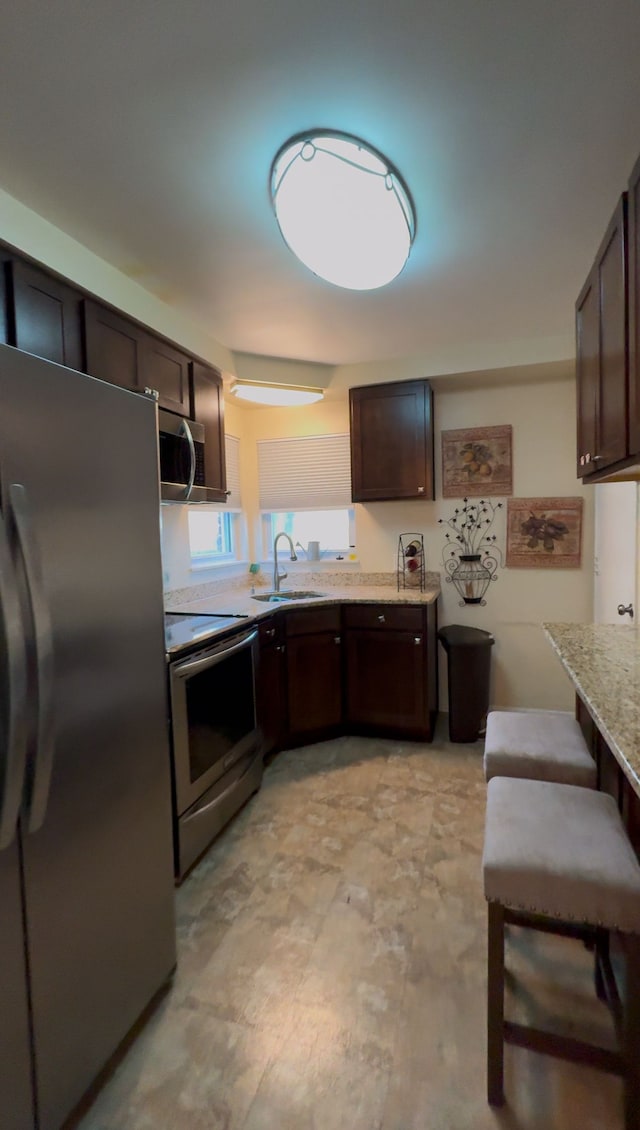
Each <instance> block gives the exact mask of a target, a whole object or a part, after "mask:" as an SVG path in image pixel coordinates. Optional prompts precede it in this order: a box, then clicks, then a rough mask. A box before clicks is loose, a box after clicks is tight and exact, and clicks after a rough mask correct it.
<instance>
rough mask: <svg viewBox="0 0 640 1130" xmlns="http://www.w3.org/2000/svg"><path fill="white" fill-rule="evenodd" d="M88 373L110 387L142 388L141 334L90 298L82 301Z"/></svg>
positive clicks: (140, 331) (120, 317)
mask: <svg viewBox="0 0 640 1130" xmlns="http://www.w3.org/2000/svg"><path fill="white" fill-rule="evenodd" d="M84 333H85V348H86V355H87V372H88V373H90V374H91V376H92V377H100V379H101V380H103V381H108V382H109V384H112V385H121V386H122V387H123V388H144V382H143V381H142V380H141V365H142V356H141V354H142V338H143V331H142V330H141V329H140V327H139V326H137V325H136V324H135V323H134V322H130V321H129V319H128V318H123V317H122V315H121V314H116V313H115V312H114V311H113V310H108V309H107V308H106V306H101V305H100V304H99V303H98V302H92V301H90V299H85V301H84Z"/></svg>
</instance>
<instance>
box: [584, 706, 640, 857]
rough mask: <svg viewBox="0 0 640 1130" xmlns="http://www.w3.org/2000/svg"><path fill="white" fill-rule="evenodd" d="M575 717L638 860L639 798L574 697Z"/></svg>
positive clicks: (593, 722) (605, 791)
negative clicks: (616, 806) (615, 805)
mask: <svg viewBox="0 0 640 1130" xmlns="http://www.w3.org/2000/svg"><path fill="white" fill-rule="evenodd" d="M576 718H577V720H578V722H579V723H580V728H581V729H582V733H583V734H584V739H585V741H586V743H587V745H588V746H589V749H590V750H591V753H592V754H593V757H594V758H595V761H596V764H597V766H598V788H599V789H600V790H601V792H603V793H609V795H610V796H612V797H613V799H614V800H615V802H616V804H617V805H618V808H619V810H620V813H621V815H622V820H623V823H624V825H625V828H626V829H627V834H628V836H629V839H630V841H631V843H632V845H633V849H634V851H635V853H636V855H637V856H638V858H639V859H640V797H639V796H638V795H637V793H636V792H635V790H634V789H633V787H632V786H631V785H630V783H629V781H628V780H627V778H626V776H625V774H624V771H623V769H622V767H621V765H620V764H619V762H618V761H617V759H616V757H615V755H614V754H613V753H612V751H611V750H610V749H609V746H608V745H607V743H606V741H605V739H604V738H603V736H602V734H601V733H600V731H599V730H598V726H597V723H596V721H595V719H594V718H592V717H591V714H590V712H589V708H588V706H587V705H586V704H585V703H584V702H583V701H582V699H581V698H580V695H578V694H577V695H576Z"/></svg>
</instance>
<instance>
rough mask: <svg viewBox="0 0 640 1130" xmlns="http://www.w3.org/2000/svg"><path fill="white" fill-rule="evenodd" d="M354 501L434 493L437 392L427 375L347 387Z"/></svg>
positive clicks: (422, 496)
mask: <svg viewBox="0 0 640 1130" xmlns="http://www.w3.org/2000/svg"><path fill="white" fill-rule="evenodd" d="M349 403H350V413H351V491H352V498H353V501H354V502H382V501H388V500H392V499H399V498H426V499H432V498H433V497H434V493H433V393H432V391H431V386H430V385H429V382H428V381H424V380H418V381H396V382H393V383H391V384H380V385H366V386H362V387H360V388H352V389H350V391H349Z"/></svg>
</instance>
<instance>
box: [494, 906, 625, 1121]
mask: <svg viewBox="0 0 640 1130" xmlns="http://www.w3.org/2000/svg"><path fill="white" fill-rule="evenodd" d="M487 1099H488V1101H489V1103H490V1104H491V1106H502V1104H503V1103H504V909H503V907H502V906H501V905H500V903H495V902H490V903H489V923H488V963H487ZM627 1130H629V1128H628V1127H627ZM634 1130H636V1127H635V1126H634Z"/></svg>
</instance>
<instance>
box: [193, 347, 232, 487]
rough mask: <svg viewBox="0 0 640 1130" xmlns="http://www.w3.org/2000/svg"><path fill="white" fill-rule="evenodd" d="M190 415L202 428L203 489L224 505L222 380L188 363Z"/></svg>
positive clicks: (206, 367) (206, 368)
mask: <svg viewBox="0 0 640 1130" xmlns="http://www.w3.org/2000/svg"><path fill="white" fill-rule="evenodd" d="M191 414H192V416H193V419H194V420H197V421H198V423H199V424H204V432H205V437H204V475H205V486H207V487H209V489H210V490H214V491H216V497H217V498H218V499H219V501H220V502H226V501H227V472H226V465H225V453H224V400H223V396H222V377H221V376H220V373H218V372H217V370H216V369H212V368H210V367H209V365H203V364H202V362H201V361H192V362H191Z"/></svg>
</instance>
